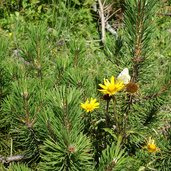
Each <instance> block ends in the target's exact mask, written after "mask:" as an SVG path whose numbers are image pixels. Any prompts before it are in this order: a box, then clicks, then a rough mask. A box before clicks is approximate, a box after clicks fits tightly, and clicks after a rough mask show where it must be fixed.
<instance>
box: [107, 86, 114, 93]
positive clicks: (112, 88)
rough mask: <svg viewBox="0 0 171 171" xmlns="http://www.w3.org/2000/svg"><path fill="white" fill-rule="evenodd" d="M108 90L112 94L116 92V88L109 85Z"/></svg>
mask: <svg viewBox="0 0 171 171" xmlns="http://www.w3.org/2000/svg"><path fill="white" fill-rule="evenodd" d="M107 89H108V91H109V92H111V93H112V92H113V91H114V90H115V86H113V85H109V86H108V88H107Z"/></svg>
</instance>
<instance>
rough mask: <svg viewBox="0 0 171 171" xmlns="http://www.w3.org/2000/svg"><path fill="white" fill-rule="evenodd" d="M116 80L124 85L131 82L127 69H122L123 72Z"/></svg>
mask: <svg viewBox="0 0 171 171" xmlns="http://www.w3.org/2000/svg"><path fill="white" fill-rule="evenodd" d="M117 80H119V81H122V82H123V83H124V84H128V83H129V82H130V80H131V76H130V75H129V70H128V68H124V69H123V71H122V72H121V73H120V74H119V75H118V77H117Z"/></svg>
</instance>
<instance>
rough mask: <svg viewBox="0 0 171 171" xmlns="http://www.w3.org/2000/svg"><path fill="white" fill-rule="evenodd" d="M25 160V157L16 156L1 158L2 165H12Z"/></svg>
mask: <svg viewBox="0 0 171 171" xmlns="http://www.w3.org/2000/svg"><path fill="white" fill-rule="evenodd" d="M23 159H24V155H16V156H10V157H3V156H0V162H1V163H11V162H13V161H20V160H23Z"/></svg>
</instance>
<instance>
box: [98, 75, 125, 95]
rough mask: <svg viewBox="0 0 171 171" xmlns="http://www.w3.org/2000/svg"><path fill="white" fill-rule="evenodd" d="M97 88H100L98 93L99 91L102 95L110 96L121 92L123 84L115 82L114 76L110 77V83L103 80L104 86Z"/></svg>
mask: <svg viewBox="0 0 171 171" xmlns="http://www.w3.org/2000/svg"><path fill="white" fill-rule="evenodd" d="M99 86H100V87H101V88H102V89H100V90H99V91H101V92H102V93H103V94H108V95H109V96H111V95H114V94H116V93H117V92H118V91H120V90H122V89H123V88H124V83H123V82H122V81H119V80H116V81H115V78H114V76H112V77H111V79H110V81H109V80H108V79H104V85H103V84H99Z"/></svg>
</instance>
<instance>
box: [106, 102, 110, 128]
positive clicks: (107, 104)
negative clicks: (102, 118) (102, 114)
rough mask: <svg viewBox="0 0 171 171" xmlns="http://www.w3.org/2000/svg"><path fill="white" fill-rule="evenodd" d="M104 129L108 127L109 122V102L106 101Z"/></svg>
mask: <svg viewBox="0 0 171 171" xmlns="http://www.w3.org/2000/svg"><path fill="white" fill-rule="evenodd" d="M106 102H107V103H106V127H108V126H109V122H110V116H109V102H110V100H106Z"/></svg>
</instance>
